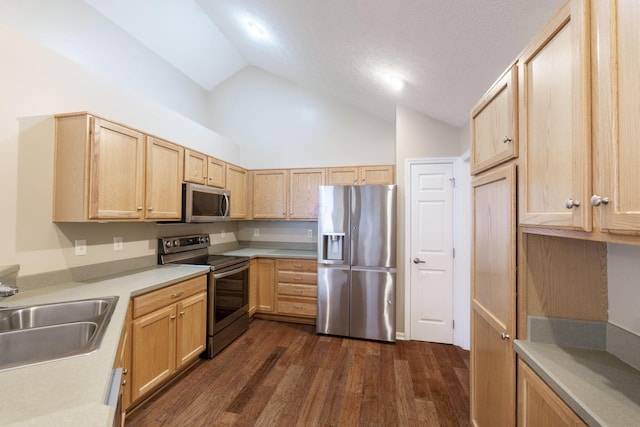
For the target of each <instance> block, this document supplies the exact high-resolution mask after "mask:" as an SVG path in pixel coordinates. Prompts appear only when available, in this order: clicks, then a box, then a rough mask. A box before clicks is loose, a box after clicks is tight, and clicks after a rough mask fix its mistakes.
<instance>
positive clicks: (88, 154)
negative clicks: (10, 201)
mask: <svg viewBox="0 0 640 427" xmlns="http://www.w3.org/2000/svg"><path fill="white" fill-rule="evenodd" d="M182 156H183V149H182V147H180V146H177V145H175V144H171V143H169V142H166V141H161V140H159V139H157V138H151V137H147V138H146V140H145V135H143V134H142V133H140V132H138V131H136V130H133V129H130V128H127V127H125V126H122V125H119V124H116V123H113V122H110V121H107V120H104V119H101V118H99V117H96V116H93V115H90V114H86V113H79V114H71V115H62V116H56V148H55V162H54V207H53V221H59V222H87V221H139V220H154V219H163V220H170V219H176V220H178V219H180V197H181V196H180V184H181V182H182V167H183V165H182V162H183V160H182ZM145 189H146V193H145ZM154 205H155V206H154Z"/></svg>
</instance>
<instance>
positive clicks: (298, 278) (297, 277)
mask: <svg viewBox="0 0 640 427" xmlns="http://www.w3.org/2000/svg"><path fill="white" fill-rule="evenodd" d="M293 280H298V281H300V280H302V277H300V276H296V277H294V278H293Z"/></svg>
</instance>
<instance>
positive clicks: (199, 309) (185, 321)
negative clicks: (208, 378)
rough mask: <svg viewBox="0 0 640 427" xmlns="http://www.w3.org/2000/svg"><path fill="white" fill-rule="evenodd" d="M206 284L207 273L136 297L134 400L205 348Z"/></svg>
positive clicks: (132, 375) (151, 389) (132, 339)
mask: <svg viewBox="0 0 640 427" xmlns="http://www.w3.org/2000/svg"><path fill="white" fill-rule="evenodd" d="M206 285H207V279H206V276H199V277H196V278H193V279H189V280H186V281H183V282H180V283H177V284H175V285H171V286H168V287H165V288H162V289H159V290H157V291H154V292H150V293H147V294H144V295H140V296H138V297H135V298H134V299H133V320H132V323H131V342H132V345H131V373H130V374H131V402H135V401H137V400H139V399H140V398H142V397H144V396H145V395H147V394H148V393H149V392H151V391H153V390H155V389H156V388H157V387H158V386H160V385H161V384H163V383H164V382H165V381H166V380H168V379H169V378H170V377H171V376H173V374H175V373H176V372H178V371H179V370H180V369H182V368H183V367H186V366H188V365H189V363H190V362H192V361H194V360H195V359H196V358H197V357H198V355H199V354H200V353H202V352H203V351H204V349H205V343H206V319H207V317H206V310H207V298H206Z"/></svg>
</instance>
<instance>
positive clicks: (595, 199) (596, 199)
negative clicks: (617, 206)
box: [591, 194, 609, 206]
mask: <svg viewBox="0 0 640 427" xmlns="http://www.w3.org/2000/svg"><path fill="white" fill-rule="evenodd" d="M608 204H609V198H608V197H602V196H598V195H597V194H594V195H593V196H591V206H600V205H608Z"/></svg>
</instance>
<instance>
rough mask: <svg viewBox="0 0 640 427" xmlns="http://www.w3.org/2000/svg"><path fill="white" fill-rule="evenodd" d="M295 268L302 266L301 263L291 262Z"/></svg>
mask: <svg viewBox="0 0 640 427" xmlns="http://www.w3.org/2000/svg"><path fill="white" fill-rule="evenodd" d="M293 266H294V267H295V268H302V264H293Z"/></svg>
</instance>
